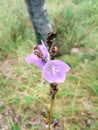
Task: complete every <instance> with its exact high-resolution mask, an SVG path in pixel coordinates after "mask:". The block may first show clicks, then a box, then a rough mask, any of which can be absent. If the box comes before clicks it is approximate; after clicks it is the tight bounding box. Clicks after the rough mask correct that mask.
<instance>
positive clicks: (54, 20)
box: [0, 0, 98, 130]
mask: <svg viewBox="0 0 98 130" xmlns="http://www.w3.org/2000/svg"><path fill="white" fill-rule="evenodd" d="M46 4H47V10H48V14H49V18H50V20H51V24H52V26H53V29H54V30H56V31H57V32H58V43H59V47H60V52H61V54H63V55H62V56H60V57H58V59H61V60H63V61H64V62H66V63H68V64H69V65H70V66H71V70H70V72H69V73H68V75H67V78H66V80H65V82H64V83H63V84H59V91H58V93H57V96H56V99H55V102H54V107H53V110H54V111H53V118H56V119H58V120H59V124H60V125H61V126H63V127H64V130H65V129H66V130H97V129H98V123H97V122H98V44H97V41H98V40H97V39H98V38H97V37H98V8H97V7H98V1H97V0H47V1H46ZM0 12H1V13H0V14H1V15H0V117H1V116H3V118H2V119H1V118H0V121H1V122H2V124H4V125H5V126H8V130H9V129H15V130H18V129H19V130H20V129H23V127H26V128H24V129H26V130H41V129H42V130H43V129H45V127H44V126H45V124H44V122H47V116H48V113H49V102H50V101H49V95H48V92H49V85H48V83H47V82H46V81H45V80H44V79H43V78H42V76H41V70H40V69H38V68H37V67H36V66H35V65H28V64H27V63H26V62H25V57H26V56H27V55H28V54H30V53H32V48H33V46H34V45H35V44H36V40H35V34H34V30H33V28H32V25H31V23H30V19H29V15H28V12H27V10H26V5H25V2H24V1H23V0H20V1H19V0H15V1H14V2H13V1H12V0H9V1H7V0H3V1H0ZM74 47H75V48H78V52H76V53H73V52H72V51H71V50H72V48H74ZM9 109H10V111H11V112H12V110H13V109H14V111H15V112H16V113H17V115H20V116H21V117H22V119H21V121H20V124H19V128H17V126H16V124H15V122H14V121H13V117H12V116H11V114H9V113H8V111H9ZM43 112H44V114H45V115H46V117H44V116H42V114H41V113H43ZM4 113H5V114H4ZM14 118H15V117H14ZM9 119H10V121H9ZM17 119H18V117H17ZM28 121H30V122H31V124H30V123H28ZM4 125H1V126H0V127H1V128H2V129H3V127H4ZM20 125H21V126H20ZM12 127H13V128H12Z"/></svg>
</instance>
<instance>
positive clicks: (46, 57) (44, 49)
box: [38, 40, 50, 60]
mask: <svg viewBox="0 0 98 130" xmlns="http://www.w3.org/2000/svg"><path fill="white" fill-rule="evenodd" d="M41 42H42V45H38V47H39V48H40V50H41V52H42V54H43V59H47V60H50V55H49V52H48V50H47V48H46V46H45V44H44V42H43V41H42V40H41Z"/></svg>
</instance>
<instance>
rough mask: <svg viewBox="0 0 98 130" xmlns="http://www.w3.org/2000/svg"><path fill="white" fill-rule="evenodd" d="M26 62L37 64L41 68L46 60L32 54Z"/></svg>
mask: <svg viewBox="0 0 98 130" xmlns="http://www.w3.org/2000/svg"><path fill="white" fill-rule="evenodd" d="M26 62H27V63H29V64H36V65H37V66H38V67H39V68H41V69H42V68H43V66H44V65H45V62H44V61H43V60H42V59H41V58H38V56H37V55H35V54H31V55H29V56H27V57H26Z"/></svg>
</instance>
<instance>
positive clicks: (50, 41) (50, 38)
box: [46, 31, 58, 60]
mask: <svg viewBox="0 0 98 130" xmlns="http://www.w3.org/2000/svg"><path fill="white" fill-rule="evenodd" d="M56 37H57V32H55V31H52V32H50V33H48V35H47V39H46V43H47V45H48V46H49V52H50V55H51V59H52V60H53V59H55V56H56V55H57V53H58V47H57V42H56Z"/></svg>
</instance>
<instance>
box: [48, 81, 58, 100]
mask: <svg viewBox="0 0 98 130" xmlns="http://www.w3.org/2000/svg"><path fill="white" fill-rule="evenodd" d="M50 87H51V88H50V95H51V96H52V99H54V98H55V94H56V93H57V91H58V84H56V83H51V84H50Z"/></svg>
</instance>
